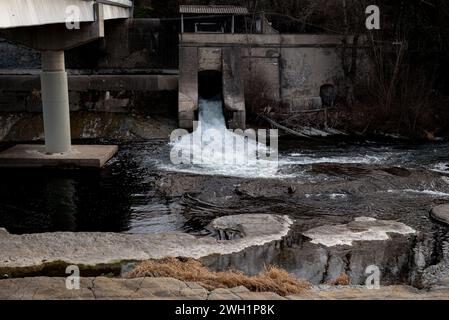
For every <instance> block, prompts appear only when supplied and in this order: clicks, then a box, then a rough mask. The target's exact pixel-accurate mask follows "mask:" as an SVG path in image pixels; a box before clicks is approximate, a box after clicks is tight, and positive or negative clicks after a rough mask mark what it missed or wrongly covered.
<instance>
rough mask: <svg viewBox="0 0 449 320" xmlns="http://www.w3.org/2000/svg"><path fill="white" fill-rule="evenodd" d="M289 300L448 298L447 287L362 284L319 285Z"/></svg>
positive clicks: (448, 288) (290, 297) (448, 291)
mask: <svg viewBox="0 0 449 320" xmlns="http://www.w3.org/2000/svg"><path fill="white" fill-rule="evenodd" d="M287 298H288V299H291V300H449V287H447V286H442V287H435V288H432V289H430V290H428V291H424V290H417V289H415V288H413V287H409V286H387V287H380V288H379V289H378V290H377V289H367V288H366V287H362V286H319V287H313V288H312V289H311V290H308V291H305V292H304V293H303V294H301V295H294V296H289V297H287Z"/></svg>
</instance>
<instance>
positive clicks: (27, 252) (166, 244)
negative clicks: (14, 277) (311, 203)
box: [0, 214, 293, 274]
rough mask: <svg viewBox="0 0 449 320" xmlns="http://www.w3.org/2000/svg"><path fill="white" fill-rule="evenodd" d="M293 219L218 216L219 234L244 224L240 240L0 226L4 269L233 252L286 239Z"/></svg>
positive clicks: (1, 268) (0, 263) (0, 256)
mask: <svg viewBox="0 0 449 320" xmlns="http://www.w3.org/2000/svg"><path fill="white" fill-rule="evenodd" d="M292 223H293V222H292V221H291V220H290V219H289V218H288V217H287V216H277V215H266V214H251V215H236V216H233V218H232V219H228V218H226V217H223V218H217V219H215V220H214V221H213V223H212V224H211V226H210V228H211V229H215V230H216V231H217V233H219V232H220V231H221V232H225V231H226V230H228V229H233V230H235V229H239V228H240V229H241V230H242V231H243V234H244V236H243V237H241V238H238V239H235V240H218V239H216V238H213V237H202V238H199V237H195V236H193V235H189V234H186V233H182V232H167V233H160V234H119V233H106V232H96V233H95V232H93V233H88V232H77V233H73V232H55V233H41V234H25V235H12V234H9V233H8V232H7V231H6V230H4V229H3V231H0V243H1V247H2V250H1V251H0V273H6V274H9V273H11V274H14V272H15V270H17V269H20V268H25V269H26V268H31V269H32V268H35V267H39V266H42V265H44V264H51V263H61V262H63V263H65V264H76V265H86V266H96V265H100V264H106V265H107V264H111V265H113V264H116V263H118V262H121V261H141V260H147V259H161V258H164V257H190V258H196V259H198V258H201V257H205V256H209V255H212V254H231V253H235V252H240V251H242V250H244V249H245V248H248V247H251V246H263V245H264V244H266V243H270V242H272V241H275V240H280V239H282V238H283V237H285V236H286V235H287V234H288V232H289V230H290V226H291V225H292ZM0 230H1V229H0Z"/></svg>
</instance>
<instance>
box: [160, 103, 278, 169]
mask: <svg viewBox="0 0 449 320" xmlns="http://www.w3.org/2000/svg"><path fill="white" fill-rule="evenodd" d="M252 138H256V137H245V136H243V135H240V134H238V133H235V132H232V131H230V130H228V129H227V128H226V122H225V118H224V115H223V110H222V102H221V100H218V99H214V100H203V99H200V101H199V121H198V127H197V128H196V129H195V130H194V131H193V132H192V133H191V134H187V135H184V136H182V137H181V139H179V140H177V141H175V142H172V143H171V146H172V155H173V154H175V155H176V157H177V158H176V160H177V163H176V164H171V165H168V166H167V165H165V166H161V167H160V168H161V169H166V170H175V171H178V172H185V173H201V174H210V175H226V176H238V177H273V176H276V173H277V169H278V157H277V149H269V148H268V147H267V146H266V145H265V141H262V142H257V141H256V140H253V139H252ZM259 138H260V137H259ZM267 139H269V137H267ZM268 151H275V152H276V156H275V157H272V158H268V157H263V156H262V157H261V155H263V154H265V155H266V154H267V152H268Z"/></svg>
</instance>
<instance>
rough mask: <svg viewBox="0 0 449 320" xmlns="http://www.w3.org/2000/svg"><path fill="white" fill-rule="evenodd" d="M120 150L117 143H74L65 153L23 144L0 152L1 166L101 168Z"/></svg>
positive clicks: (41, 146)
mask: <svg viewBox="0 0 449 320" xmlns="http://www.w3.org/2000/svg"><path fill="white" fill-rule="evenodd" d="M117 151H118V146H115V145H74V146H72V151H71V152H69V153H64V154H47V153H45V146H44V145H28V144H21V145H16V146H14V147H12V148H9V149H7V150H5V151H3V152H0V168H39V167H90V168H101V167H103V166H104V165H105V164H106V162H107V161H108V160H110V159H111V158H112V157H113V156H114V155H115V154H116V153H117Z"/></svg>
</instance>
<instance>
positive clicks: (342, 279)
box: [328, 273, 351, 286]
mask: <svg viewBox="0 0 449 320" xmlns="http://www.w3.org/2000/svg"><path fill="white" fill-rule="evenodd" d="M328 284H330V285H333V286H349V285H350V284H351V279H350V278H349V276H348V275H347V274H346V273H342V274H341V275H339V276H338V277H337V278H336V279H334V280H332V281H329V282H328Z"/></svg>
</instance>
